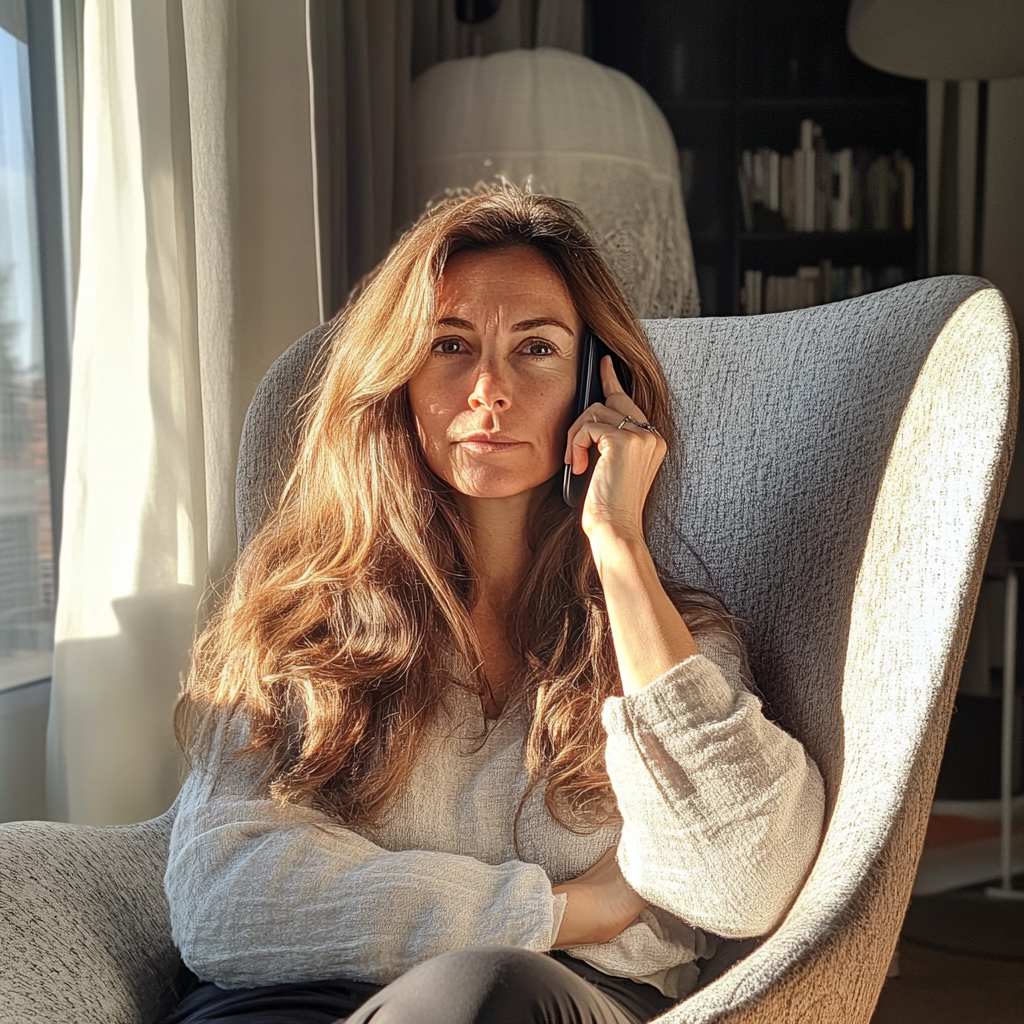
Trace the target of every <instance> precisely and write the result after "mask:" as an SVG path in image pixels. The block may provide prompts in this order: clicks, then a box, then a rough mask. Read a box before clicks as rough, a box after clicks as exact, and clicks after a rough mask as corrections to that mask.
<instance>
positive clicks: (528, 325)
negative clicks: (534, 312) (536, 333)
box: [512, 316, 576, 337]
mask: <svg viewBox="0 0 1024 1024" xmlns="http://www.w3.org/2000/svg"><path fill="white" fill-rule="evenodd" d="M535 327H561V329H562V330H563V331H565V333H566V334H571V335H572V336H573V337H575V336H576V332H575V331H574V330H572V328H570V327H567V326H566V325H565V324H564V323H562V321H561V320H556V319H555V318H554V317H553V316H538V317H535V318H534V319H533V320H520V321H519V323H517V324H513V325H512V330H513V331H532V330H533V329H534V328H535Z"/></svg>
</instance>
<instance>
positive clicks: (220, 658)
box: [166, 187, 823, 1024]
mask: <svg viewBox="0 0 1024 1024" xmlns="http://www.w3.org/2000/svg"><path fill="white" fill-rule="evenodd" d="M585 325H586V326H589V327H590V328H591V329H592V330H593V331H594V332H595V333H596V334H597V335H598V336H599V337H600V338H602V339H603V340H604V341H605V342H606V343H607V344H608V346H609V347H610V348H611V349H612V350H613V351H615V352H616V354H617V355H618V356H619V357H620V358H621V359H622V360H623V362H624V363H625V364H626V366H627V367H628V368H629V370H630V372H631V376H632V380H633V384H632V396H631V397H630V396H629V395H627V394H626V393H625V391H624V390H623V388H622V386H621V383H620V381H619V380H618V379H617V377H616V374H615V372H614V369H613V366H612V364H611V360H610V359H608V358H606V359H605V360H603V363H602V365H601V379H602V383H603V386H604V392H605V401H604V402H603V403H598V404H596V405H593V406H591V407H590V408H589V409H587V411H586V412H585V413H584V414H583V415H582V416H581V417H579V418H578V419H576V420H575V421H572V410H573V400H574V395H575V390H576V374H577V357H578V349H579V346H580V342H581V339H582V337H583V332H584V327H585ZM652 424H653V425H654V426H653V427H652V426H651V425H652ZM670 428H671V421H670V412H669V401H668V392H667V388H666V385H665V382H664V379H663V376H662V374H661V371H660V369H659V367H658V365H657V362H656V361H655V359H654V357H653V355H652V353H651V351H650V349H649V347H648V345H647V342H646V340H645V338H644V335H643V333H642V332H641V330H640V328H639V326H638V324H637V322H636V320H635V318H634V317H633V315H632V314H631V312H630V310H629V309H628V307H627V305H626V303H625V301H624V300H623V298H622V295H621V293H620V291H619V289H618V287H617V286H616V284H615V282H614V280H613V279H612V277H611V275H610V274H609V272H608V269H607V267H606V265H605V263H604V261H603V259H602V258H601V256H600V254H599V252H598V251H597V249H596V247H595V246H594V244H593V243H592V242H591V240H590V239H589V237H588V236H587V234H586V232H585V230H584V229H583V227H582V226H581V224H580V220H579V215H578V213H577V211H575V209H574V208H572V207H570V206H569V205H568V204H566V203H563V202H560V201H558V200H555V199H551V198H547V197H543V196H537V195H527V194H523V193H522V192H519V191H518V190H516V189H513V188H508V187H503V188H499V189H491V190H487V191H483V192H478V193H476V194H474V195H472V196H469V197H467V198H463V199H458V200H452V201H449V202H447V203H445V204H443V205H441V206H440V207H438V208H436V209H434V210H433V211H432V212H430V213H429V214H427V215H425V216H424V217H423V218H422V219H421V220H420V221H419V222H418V223H417V224H416V225H415V226H414V227H413V228H412V229H411V230H410V231H409V232H408V233H407V234H406V235H405V236H404V237H403V238H402V239H401V240H400V241H399V242H398V243H397V244H396V246H395V248H394V249H393V250H392V252H391V253H390V254H389V255H388V257H387V258H386V259H385V260H384V262H383V263H382V264H381V266H380V267H379V268H378V270H377V272H376V273H375V275H374V276H373V277H372V279H371V280H370V281H369V282H368V283H367V285H366V287H365V289H364V290H363V292H362V294H361V295H360V296H359V297H358V299H356V300H355V301H353V302H352V303H350V305H349V307H348V308H347V309H346V310H344V311H343V312H342V314H340V315H339V317H338V318H337V320H336V322H335V324H334V329H333V339H332V343H331V345H330V350H329V352H328V354H327V355H326V357H325V363H324V366H323V367H322V374H321V379H320V381H319V384H318V386H317V388H316V389H315V391H314V393H313V394H312V395H311V396H310V398H309V406H308V412H307V414H306V418H305V422H304V430H303V434H302V438H301V441H300V444H299V447H298V451H297V454H296V460H295V465H294V469H293V471H292V473H291V476H290V478H289V480H288V483H287V485H286V487H285V491H284V494H283V496H282V498H281V500H280V503H279V506H278V508H277V510H276V511H275V513H274V514H273V515H272V516H271V517H270V519H269V520H268V521H267V523H266V524H265V525H264V526H263V528H262V529H261V530H260V532H259V533H258V535H257V536H256V537H255V538H254V539H253V541H252V542H251V543H250V545H249V546H248V548H247V549H246V550H245V552H244V554H243V555H242V557H241V558H240V560H239V564H238V567H237V570H236V575H235V578H234V581H233V584H232V587H231V591H230V593H229V595H228V596H227V599H226V601H225V602H224V604H223V606H222V607H221V609H220V610H219V612H218V613H217V615H216V616H215V617H214V619H213V621H212V623H211V625H210V626H209V627H208V628H207V629H206V631H205V632H204V633H203V635H202V636H201V637H200V638H199V640H198V642H197V644H196V648H195V653H194V659H193V665H192V670H191V673H190V677H189V680H188V683H187V686H186V688H185V691H184V693H183V695H182V698H181V701H180V704H179V709H178V715H179V717H178V725H179V735H180V737H181V739H182V743H183V746H184V748H185V749H186V751H187V752H188V754H189V755H190V759H191V761H192V764H193V771H192V774H191V775H190V777H189V779H188V781H187V783H186V785H185V787H184V789H183V791H182V796H181V802H180V810H179V812H178V817H177V820H176V824H175V827H174V835H173V838H172V843H171V854H170V859H169V863H168V869H167V876H166V888H167V894H168V898H169V901H170V906H171V916H172V922H173V927H174V936H175V940H176V942H177V943H178V945H179V947H180V949H181V952H182V956H183V958H184V960H185V962H186V964H187V965H188V966H189V967H190V968H191V969H192V970H193V971H194V972H195V974H196V975H197V976H198V978H199V979H203V981H204V983H201V984H200V983H197V986H196V988H195V990H194V991H193V992H192V993H191V994H190V995H189V996H188V997H187V998H186V999H185V1000H184V1001H183V1003H182V1004H181V1006H180V1007H179V1009H178V1010H177V1011H176V1012H175V1014H174V1015H172V1017H171V1018H169V1020H172V1021H174V1022H176V1024H180V1022H186V1021H187V1022H188V1024H198V1022H200V1021H202V1022H209V1021H221V1020H232V1021H242V1020H245V1021H250V1020H251V1021H265V1022H270V1021H274V1022H279V1021H280V1022H283V1021H333V1020H341V1019H348V1020H350V1021H353V1022H357V1021H365V1020H369V1019H370V1018H371V1017H372V1019H373V1020H374V1021H375V1022H376V1024H381V1022H386V1021H402V1022H406V1024H408V1022H434V1021H437V1022H442V1021H443V1022H445V1024H464V1022H466V1024H468V1022H470V1021H474V1022H476V1021H480V1022H482V1021H488V1022H506V1021H507V1022H509V1024H513V1022H525V1021H534V1020H543V1021H551V1022H561V1021H593V1022H614V1024H626V1022H634V1024H635V1022H637V1021H642V1020H649V1019H651V1018H652V1017H653V1016H655V1015H656V1014H658V1013H660V1012H662V1011H663V1010H665V1009H666V1008H667V1007H669V1006H670V1005H672V1004H673V1003H674V1002H675V1001H676V1000H677V999H678V998H679V997H680V996H682V995H685V993H686V992H688V991H689V990H690V989H692V987H693V985H694V984H695V981H696V978H697V974H698V963H699V961H700V959H701V958H702V957H706V956H707V955H709V954H710V952H711V951H712V950H713V948H714V946H715V944H716V943H717V941H718V940H717V938H716V937H719V936H724V937H726V938H732V939H737V938H743V937H748V936H758V935H763V934H764V933H766V932H768V931H770V930H771V929H772V928H773V927H774V926H775V925H776V924H777V922H778V921H779V920H780V918H781V916H782V914H783V913H784V912H785V910H786V908H787V907H788V905H789V904H790V903H791V901H792V899H793V898H794V896H795V894H796V892H797V891H798V889H799V886H800V884H801V882H802V880H803V878H804V876H805V874H806V872H807V870H808V868H809V866H810V863H811V861H812V859H813V857H814V855H815V853H816V851H817V846H818V842H819V838H820V831H821V822H822V813H823V810H822V809H823V796H822V785H821V779H820V776H819V775H818V772H817V769H816V768H815V767H814V765H813V763H812V762H811V761H810V759H809V758H808V757H807V755H806V754H805V753H804V751H803V749H802V747H801V746H800V744H799V743H798V742H797V741H796V740H795V739H793V738H792V737H790V736H788V735H787V734H786V733H784V732H783V731H782V730H781V729H779V728H777V727H776V726H774V725H772V724H771V723H769V722H768V721H766V719H765V718H764V717H763V715H762V714H761V710H760V706H759V703H758V701H757V700H756V699H755V697H754V696H752V695H751V694H750V693H749V692H748V690H747V688H746V687H745V685H744V680H745V675H746V673H745V668H744V665H745V660H744V657H743V653H742V648H741V646H740V644H739V642H738V640H737V638H736V634H735V631H734V629H733V627H732V622H731V620H730V618H729V617H728V615H727V614H726V613H725V612H724V610H723V609H722V608H721V606H720V604H719V603H718V602H717V601H714V600H713V599H711V598H709V597H707V596H706V595H703V594H701V593H699V592H696V591H693V590H689V589H687V588H685V587H682V586H681V585H679V584H667V583H666V582H664V581H663V580H662V578H661V576H660V575H659V572H658V569H657V567H656V565H655V563H654V560H653V559H652V557H651V554H650V552H649V551H648V549H647V546H646V544H645V541H644V530H643V514H644V508H645V506H646V503H647V499H648V496H649V493H650V491H651V488H652V486H653V484H654V482H655V477H656V475H657V471H658V468H659V466H660V464H661V462H662V460H663V459H664V457H665V454H666V451H667V449H668V444H669V443H670V441H671V438H672V433H671V429H670ZM566 464H568V465H571V467H572V472H573V473H574V474H580V473H583V472H585V471H586V470H587V469H588V467H591V468H592V471H593V475H592V478H591V480H590V483H589V487H588V489H587V494H586V498H585V501H584V504H583V508H582V513H580V512H579V511H576V510H573V509H570V508H568V507H567V506H566V505H565V504H564V502H563V501H562V497H561V476H562V472H563V467H564V465H566ZM592 464H593V465H592ZM551 951H555V952H553V953H552V952H551ZM545 953H549V954H550V955H547V956H545V955H542V954H545Z"/></svg>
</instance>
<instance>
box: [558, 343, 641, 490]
mask: <svg viewBox="0 0 1024 1024" xmlns="http://www.w3.org/2000/svg"><path fill="white" fill-rule="evenodd" d="M605 356H611V357H612V365H613V366H614V367H615V375H616V376H617V377H618V378H619V381H620V383H621V384H622V387H623V389H624V390H625V392H626V394H627V395H629V396H630V397H632V395H633V375H632V374H631V373H630V372H629V370H628V369H627V368H626V364H625V363H624V362H623V361H622V360H621V359H620V358H619V357H618V356H617V355H616V354H615V353H614V352H613V351H612V350H611V349H610V348H609V347H608V346H607V345H606V344H605V343H604V342H603V341H602V340H601V339H600V338H599V337H598V336H597V335H596V334H595V333H594V332H593V331H592V330H590V328H589V327H588V328H587V329H586V331H585V332H584V335H583V345H582V346H581V348H580V361H579V368H578V370H577V374H576V405H575V407H574V409H573V414H572V418H573V422H575V421H576V420H577V419H579V417H580V416H582V415H583V413H584V412H586V410H587V409H589V408H590V406H592V405H593V404H594V403H595V402H603V401H604V387H603V386H602V384H601V360H602V359H603V358H604V357H605ZM596 462H597V451H596V450H591V453H590V464H589V465H588V466H587V471H586V472H585V473H580V475H579V476H573V472H572V466H571V465H569V466H566V467H565V471H564V473H563V476H562V498H563V500H564V501H565V503H566V505H568V506H569V507H570V508H579V507H580V505H582V504H583V499H584V498H585V497H586V494H587V488H588V487H589V486H590V478H591V476H592V475H593V473H594V464H595V463H596Z"/></svg>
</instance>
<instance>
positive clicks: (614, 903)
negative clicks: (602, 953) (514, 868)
mask: <svg viewBox="0 0 1024 1024" xmlns="http://www.w3.org/2000/svg"><path fill="white" fill-rule="evenodd" d="M551 891H552V892H554V893H555V894H558V893H563V892H564V893H565V894H566V895H567V896H568V899H567V901H566V904H565V913H564V914H563V915H562V924H561V926H560V927H559V929H558V935H557V937H556V939H555V944H554V946H553V947H552V948H553V949H565V948H566V947H567V946H589V945H591V944H593V943H597V942H611V940H612V939H614V938H615V936H616V935H618V934H619V933H620V932H621V931H622V930H623V929H624V928H625V927H626V926H627V925H628V924H630V923H631V922H632V921H633V920H635V918H636V916H637V914H639V913H640V911H641V910H643V909H644V907H646V906H647V901H646V900H645V899H644V898H643V897H642V896H638V895H637V894H636V893H635V892H634V891H633V890H632V889H631V888H630V887H629V885H628V884H627V882H626V880H625V878H623V877H622V872H621V871H620V870H619V865H618V862H617V861H616V859H615V847H614V846H613V847H612V848H611V849H610V850H608V852H607V853H605V855H604V856H603V857H602V858H601V859H600V860H599V861H598V862H597V863H596V864H594V866H593V867H591V868H588V869H587V870H586V871H584V872H583V874H582V875H580V876H579V878H574V879H572V881H570V882H564V883H563V884H562V885H556V886H552V890H551Z"/></svg>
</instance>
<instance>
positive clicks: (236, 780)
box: [164, 765, 562, 988]
mask: <svg viewBox="0 0 1024 1024" xmlns="http://www.w3.org/2000/svg"><path fill="white" fill-rule="evenodd" d="M164 886H165V890H166V892H167V898H168V902H169V904H170V911H171V925H172V929H173V936H174V941H175V943H176V944H177V946H178V948H179V949H180V951H181V954H182V959H183V960H184V961H185V963H186V964H187V965H188V967H189V968H190V969H191V970H192V971H193V972H195V974H197V975H198V976H199V977H200V978H203V979H206V980H211V981H215V982H216V983H217V984H218V985H220V986H221V987H223V988H242V987H253V986H259V985H270V984H275V983H281V982H289V981H306V980H313V979H327V978H349V979H353V980H360V981H369V982H375V983H378V984H386V983H387V982H389V981H392V980H394V979H395V978H397V977H398V976H399V975H400V974H402V973H403V972H404V971H406V970H408V969H409V968H410V967H412V966H414V965H415V964H417V963H419V962H420V961H422V960H425V959H427V958H428V957H432V956H435V955H437V954H439V953H444V952H447V951H448V950H452V949H458V948H462V947H466V946H478V945H495V944H499V945H509V946H519V947H522V948H525V949H534V950H541V951H543V950H547V949H549V948H550V946H551V942H552V935H553V933H554V931H555V929H556V928H557V925H558V919H560V917H561V909H562V907H561V904H560V903H559V901H558V900H557V899H556V898H555V897H554V896H553V895H552V892H551V883H550V881H549V879H548V877H547V875H546V874H545V872H544V870H543V869H542V868H541V867H539V866H538V865H536V864H526V863H523V862H520V861H509V862H507V863H504V864H495V865H492V864H485V863H483V862H482V861H478V860H475V859H474V858H472V857H465V856H459V855H455V854H445V853H432V852H423V851H417V850H410V851H405V852H397V853H396V852H390V851H388V850H384V849H382V848H381V847H379V846H376V845H374V844H373V843H372V842H370V841H369V840H368V839H365V838H364V837H362V836H360V835H358V834H357V833H356V832H354V831H351V830H349V829H346V828H343V827H341V826H340V825H338V824H337V823H335V822H334V821H333V820H332V819H330V818H329V817H328V816H326V815H324V814H321V813H319V812H317V811H314V810H311V809H309V808H305V807H297V806H291V805H288V806H282V805H280V804H278V803H276V802H275V801H273V800H271V799H269V798H265V797H260V796H258V795H254V793H253V787H252V785H251V784H250V783H248V782H246V780H245V778H244V772H242V771H241V770H240V769H238V766H237V765H236V766H230V767H222V768H221V770H220V771H218V772H217V774H216V776H215V777H214V776H213V775H212V774H211V773H209V772H206V771H204V770H203V769H201V768H200V769H196V770H195V771H193V773H192V774H191V775H190V776H189V778H188V780H187V781H186V783H185V786H184V788H183V789H182V793H181V797H180V801H179V812H178V815H177V819H176V821H175V825H174V830H173V833H172V836H171V848H170V857H169V860H168V865H167V873H166V876H165V879H164Z"/></svg>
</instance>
